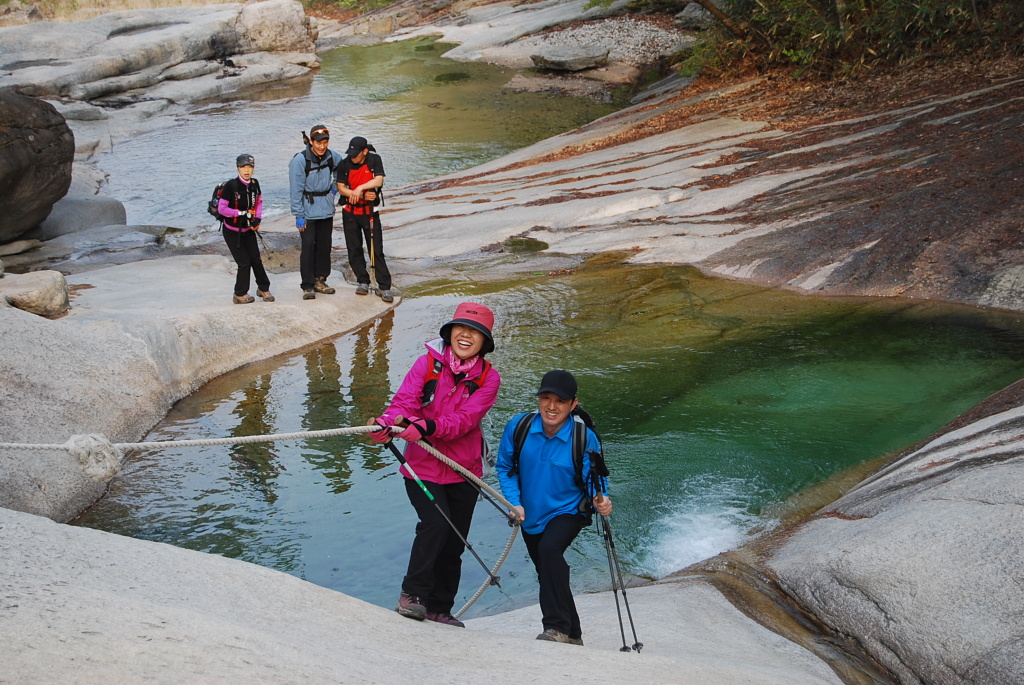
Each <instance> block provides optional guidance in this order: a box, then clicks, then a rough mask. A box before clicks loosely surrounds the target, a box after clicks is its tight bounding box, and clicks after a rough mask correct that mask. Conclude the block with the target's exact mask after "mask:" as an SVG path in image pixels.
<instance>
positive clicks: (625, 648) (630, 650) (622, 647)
mask: <svg viewBox="0 0 1024 685" xmlns="http://www.w3.org/2000/svg"><path fill="white" fill-rule="evenodd" d="M619 651H620V652H632V651H633V650H632V649H630V648H629V647H627V646H626V645H622V646H621V647H619Z"/></svg>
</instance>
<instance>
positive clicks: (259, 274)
mask: <svg viewBox="0 0 1024 685" xmlns="http://www.w3.org/2000/svg"><path fill="white" fill-rule="evenodd" d="M220 230H221V233H222V234H223V235H224V242H225V243H227V245H228V250H230V251H231V258H232V259H234V260H235V264H237V265H238V274H237V275H235V295H238V296H242V295H245V294H246V293H247V292H249V273H250V272H252V274H253V276H255V277H256V287H257V288H259V289H260V290H264V291H266V290H270V278H269V277H268V276H267V270H266V269H264V268H263V260H262V259H261V258H260V245H259V243H258V242H256V232H255V231H246V232H244V233H242V232H240V231H232V230H231V229H230V228H225V227H224V226H221V229H220Z"/></svg>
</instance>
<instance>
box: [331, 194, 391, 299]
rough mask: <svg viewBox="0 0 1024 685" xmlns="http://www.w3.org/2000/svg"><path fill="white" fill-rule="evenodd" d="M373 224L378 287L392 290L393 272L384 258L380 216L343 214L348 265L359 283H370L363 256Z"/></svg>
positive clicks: (374, 258) (342, 221)
mask: <svg viewBox="0 0 1024 685" xmlns="http://www.w3.org/2000/svg"><path fill="white" fill-rule="evenodd" d="M371 221H372V222H373V224H372V225H373V231H372V234H373V265H374V271H375V274H376V276H377V286H378V287H379V288H380V289H381V290H391V272H390V271H389V270H388V262H387V260H386V259H385V258H384V240H383V239H382V238H381V227H380V215H379V214H377V212H374V213H373V214H362V215H355V214H352V212H346V211H344V210H342V212H341V226H342V228H343V229H344V231H345V248H346V249H347V250H348V265H349V266H350V267H352V273H354V274H355V275H356V281H357V282H358V283H366V284H367V285H369V283H370V272H369V271H367V270H366V257H365V256H363V239H364V238H365V239H366V244H367V245H369V244H370V234H371V231H370V227H371V223H370V222H371Z"/></svg>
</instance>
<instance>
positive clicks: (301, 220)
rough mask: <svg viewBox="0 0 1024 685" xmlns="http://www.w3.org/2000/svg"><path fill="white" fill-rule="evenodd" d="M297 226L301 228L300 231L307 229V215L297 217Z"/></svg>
mask: <svg viewBox="0 0 1024 685" xmlns="http://www.w3.org/2000/svg"><path fill="white" fill-rule="evenodd" d="M295 228H297V229H299V230H300V231H304V230H306V219H305V217H301V216H297V217H295Z"/></svg>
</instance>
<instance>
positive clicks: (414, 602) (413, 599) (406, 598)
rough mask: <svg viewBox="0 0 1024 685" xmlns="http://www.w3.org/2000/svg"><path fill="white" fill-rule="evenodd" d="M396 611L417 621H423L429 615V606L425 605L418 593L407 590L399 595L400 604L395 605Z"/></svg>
mask: <svg viewBox="0 0 1024 685" xmlns="http://www.w3.org/2000/svg"><path fill="white" fill-rule="evenodd" d="M395 611H397V612H398V613H400V614H401V615H402V616H405V617H407V618H411V619H415V620H417V621H422V620H423V619H425V618H426V617H427V608H426V607H425V606H423V601H422V600H421V599H420V598H419V597H417V596H416V595H410V594H407V593H405V592H403V593H402V594H400V595H399V596H398V606H396V607H395Z"/></svg>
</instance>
